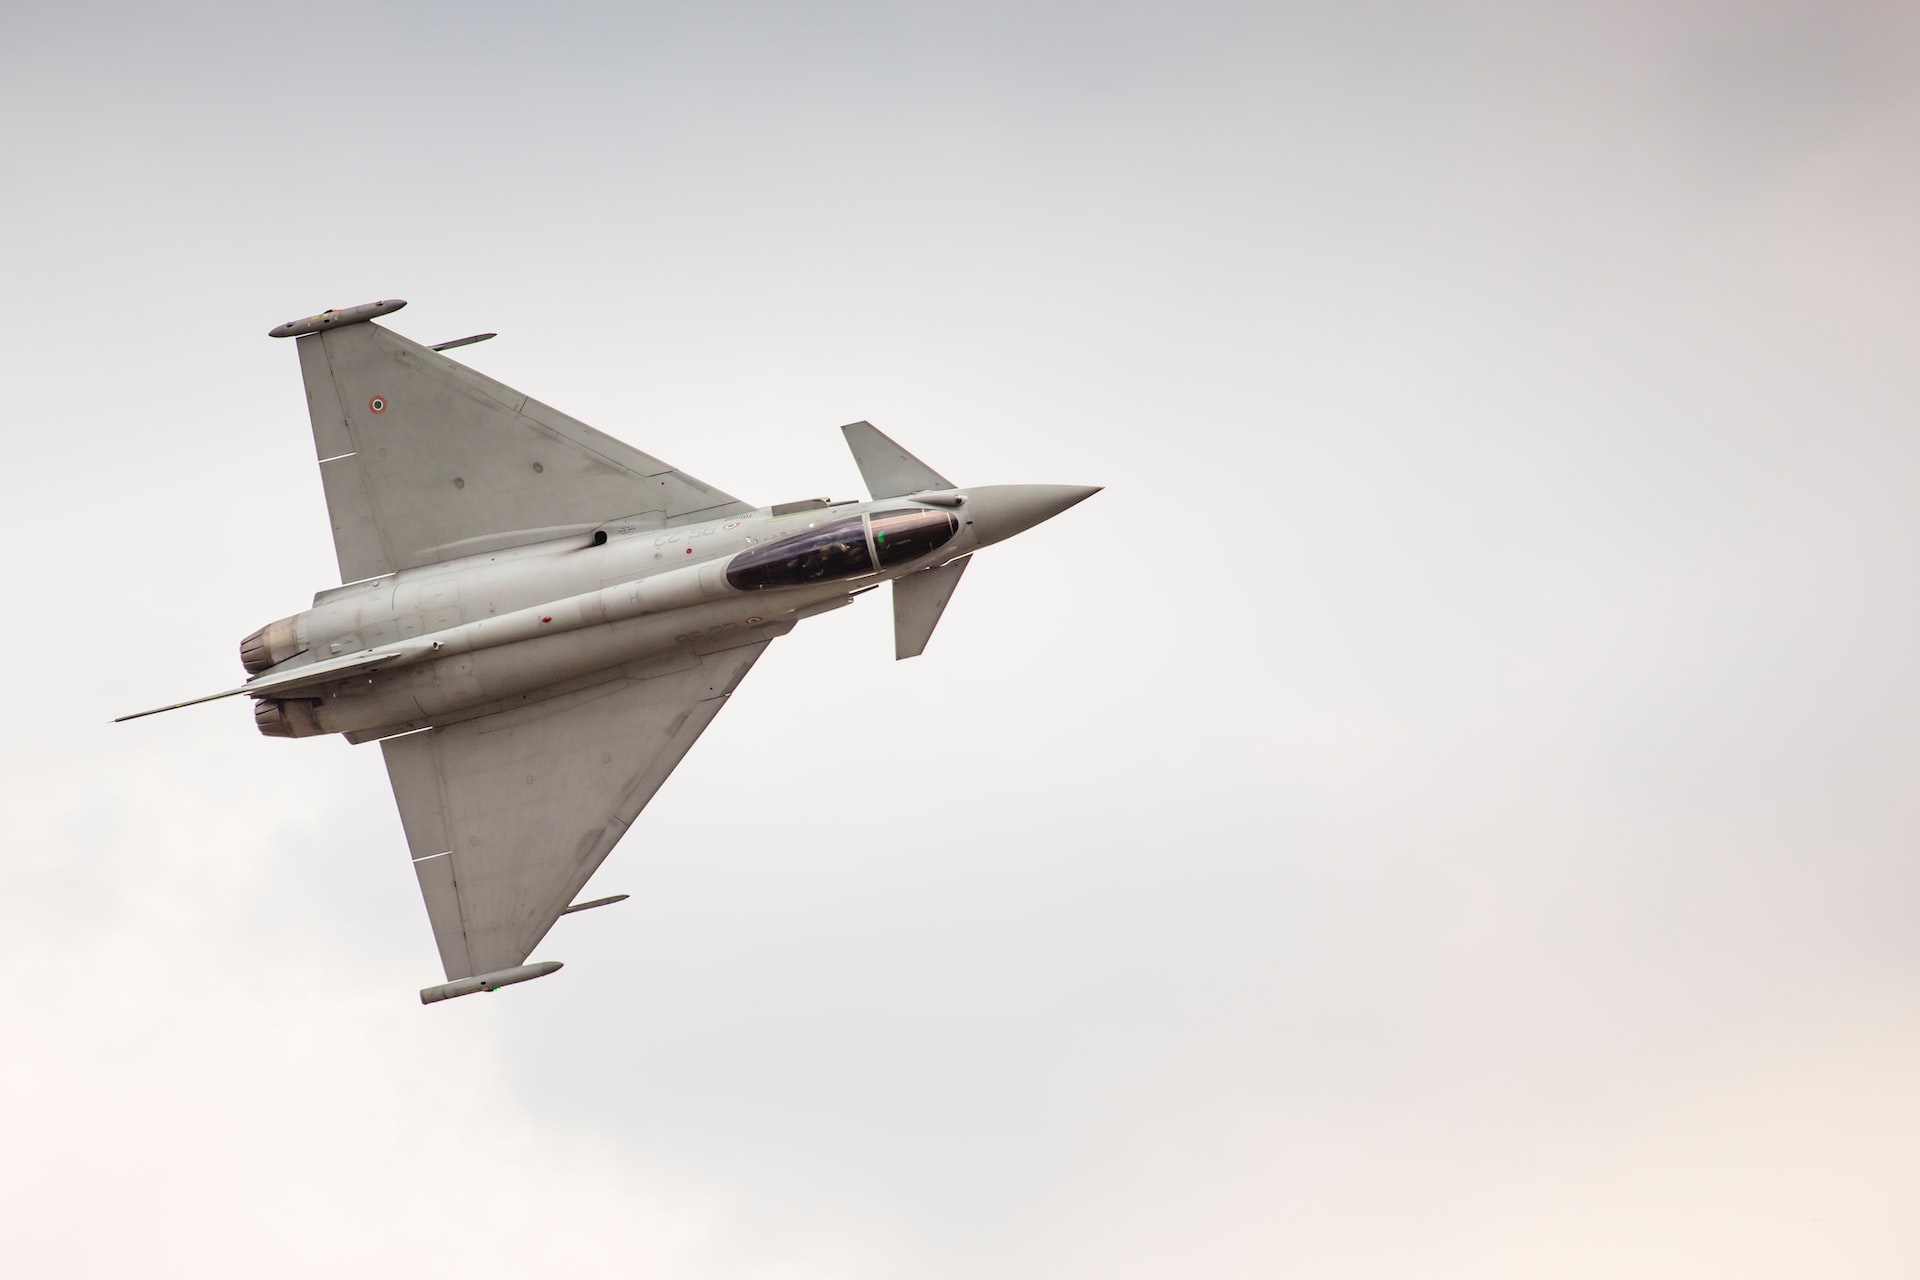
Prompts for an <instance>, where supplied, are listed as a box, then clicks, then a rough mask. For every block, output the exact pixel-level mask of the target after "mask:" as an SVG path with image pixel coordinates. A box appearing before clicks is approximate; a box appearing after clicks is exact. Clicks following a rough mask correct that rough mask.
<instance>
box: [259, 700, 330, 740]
mask: <svg viewBox="0 0 1920 1280" xmlns="http://www.w3.org/2000/svg"><path fill="white" fill-rule="evenodd" d="M317 705H318V704H317V703H314V702H309V701H307V700H306V699H303V698H260V699H257V700H256V701H255V702H254V704H253V724H254V727H255V728H256V729H258V730H260V732H261V733H263V734H265V735H266V736H267V737H269V738H311V737H314V736H315V735H317V734H322V733H325V732H326V730H325V729H322V728H321V727H320V719H319V717H318V716H316V715H314V708H315V707H316V706H317Z"/></svg>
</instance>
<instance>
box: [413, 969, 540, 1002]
mask: <svg viewBox="0 0 1920 1280" xmlns="http://www.w3.org/2000/svg"><path fill="white" fill-rule="evenodd" d="M562 967H563V966H562V965H561V963H560V962H559V961H558V960H542V961H541V962H540V963H539V964H517V965H514V966H513V967H512V968H511V969H500V970H498V971H496V972H494V973H482V974H478V975H476V976H474V977H471V978H461V979H459V980H458V981H456V982H443V983H441V984H440V985H439V986H437V987H422V988H421V990H420V1003H421V1004H438V1003H439V1002H440V1001H442V1000H454V999H458V998H459V997H461V996H471V995H478V994H479V993H480V992H482V991H498V990H499V989H500V988H502V987H510V986H512V985H513V984H514V983H516V982H531V981H533V980H534V979H535V978H544V977H546V976H547V975H548V974H550V973H554V972H556V971H557V970H559V969H561V968H562Z"/></svg>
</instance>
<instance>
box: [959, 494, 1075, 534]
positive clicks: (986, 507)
mask: <svg viewBox="0 0 1920 1280" xmlns="http://www.w3.org/2000/svg"><path fill="white" fill-rule="evenodd" d="M1098 492H1100V486H1098V485H1079V484H989V485H981V486H978V487H974V488H969V489H968V490H967V505H966V507H965V508H964V509H965V511H966V512H967V515H968V518H969V520H970V521H971V522H972V524H973V535H974V537H975V538H976V539H977V540H978V541H979V544H980V545H981V546H983V547H984V546H989V545H991V544H993V543H995V542H1004V541H1005V540H1006V539H1008V538H1011V537H1012V536H1013V535H1014V534H1016V533H1022V532H1025V531H1026V530H1028V529H1031V528H1033V526H1035V525H1037V524H1039V523H1040V522H1041V521H1043V520H1051V519H1053V518H1054V517H1055V516H1057V515H1059V514H1060V513H1061V512H1062V511H1065V510H1066V509H1067V508H1068V507H1071V506H1073V505H1074V504H1075V503H1080V502H1085V501H1086V500H1087V499H1088V498H1091V497H1092V496H1093V495H1094V494H1096V493H1098Z"/></svg>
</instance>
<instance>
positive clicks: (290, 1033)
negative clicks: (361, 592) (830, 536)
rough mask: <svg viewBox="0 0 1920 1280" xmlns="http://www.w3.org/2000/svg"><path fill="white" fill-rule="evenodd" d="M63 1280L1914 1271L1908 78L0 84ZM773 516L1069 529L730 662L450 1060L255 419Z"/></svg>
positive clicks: (21, 643) (799, 21) (0, 169)
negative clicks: (928, 624) (899, 492)
mask: <svg viewBox="0 0 1920 1280" xmlns="http://www.w3.org/2000/svg"><path fill="white" fill-rule="evenodd" d="M0 110H4V114H5V118H6V120H7V122H8V124H7V128H6V129H5V131H4V132H3V133H0V175H4V176H3V177H0V183H4V190H5V192H6V197H7V198H6V200H5V201H4V204H0V231H3V232H4V235H3V236H0V246H3V247H0V265H3V266H4V272H3V273H0V283H4V292H3V293H0V302H3V303H4V305H3V306H0V351H4V353H5V355H4V358H3V359H4V367H5V369H6V371H7V374H8V376H7V378H6V389H7V393H8V404H7V409H6V413H7V417H8V420H9V422H10V424H11V425H10V429H9V430H8V432H7V440H8V441H9V443H10V445H11V456H10V459H9V466H8V474H9V475H10V477H11V480H12V483H11V484H10V485H9V486H8V494H7V501H6V503H5V504H4V506H0V537H3V538H4V541H3V542H0V546H4V548H5V550H4V551H0V557H3V560H0V563H4V567H5V570H6V578H7V591H6V597H7V601H8V603H7V605H6V613H5V618H6V626H5V628H4V630H0V654H3V655H4V656H5V658H6V660H7V661H6V668H7V670H9V671H11V672H12V673H13V674H14V679H13V684H12V689H11V692H10V699H9V701H10V708H11V711H10V714H9V715H8V716H7V724H8V729H9V731H8V732H7V733H6V734H5V737H4V741H3V742H0V752H4V771H0V971H3V972H4V973H5V981H4V982H0V1099H4V1101H0V1204H4V1206H5V1208H4V1209H3V1210H0V1257H4V1258H5V1259H7V1260H8V1261H7V1263H6V1266H7V1269H8V1270H10V1271H13V1272H15V1273H17V1274H22V1275H27V1274H32V1275H51V1274H73V1275H83V1276H90V1275H126V1274H135V1273H137V1274H149V1275H181V1276H189V1275H190V1276H203V1275H209V1274H214V1275H260V1274H274V1275H288V1276H307V1275H313V1276H319V1275H327V1276H333V1275H339V1274H343V1273H346V1272H352V1273H357V1274H393V1275H401V1274H422V1275H436V1274H456V1273H457V1274H460V1275H466V1276H473V1275H491V1274H517V1275H621V1276H627V1275H637V1274H645V1275H658V1276H675V1277H701V1278H704V1277H713V1278H716V1280H734V1278H758V1277H781V1278H785V1277H796V1278H798V1277H849V1278H865V1277H876V1278H882V1277H884V1278H891V1277H900V1276H924V1277H935V1278H954V1280H957V1278H959V1277H969V1278H971V1277H978V1276H1006V1277H1019V1278H1026V1277H1032V1278H1036V1280H1037V1278H1040V1277H1048V1278H1053V1277H1059V1276H1063V1275H1099V1276H1114V1277H1142V1278H1145V1277H1155V1278H1157V1277H1165V1276H1172V1275H1196V1276H1214V1275H1219V1276H1245V1277H1270V1276H1277V1275H1301V1276H1315V1277H1340V1278H1343V1280H1344V1278H1346V1277H1391V1278H1396V1280H1397V1278H1400V1277H1415V1276H1417V1277H1474V1278H1476V1280H1478V1278H1481V1277H1495V1278H1505V1277H1512V1278H1514V1280H1522V1278H1525V1280H1532V1278H1534V1277H1539V1276H1542V1275H1551V1276H1561V1277H1605V1278H1607V1280H1614V1278H1616V1277H1619V1276H1621V1275H1660V1276H1676V1277H1699V1276H1709V1275H1728V1276H1733V1275H1738V1276H1741V1277H1743V1278H1745V1277H1796V1278H1798V1277H1804V1276H1809V1275H1832V1276H1848V1277H1910V1276H1912V1275H1914V1274H1916V1273H1920V1216H1917V1215H1916V1213H1915V1204H1916V1202H1917V1201H1920V1165H1917V1164H1916V1157H1915V1152H1916V1150H1920V1088H1916V1085H1915V1081H1916V1080H1920V930H1916V928H1915V925H1914V917H1915V908H1916V905H1917V904H1920V856H1916V855H1917V854H1920V839H1917V838H1916V837H1917V836H1920V785H1916V767H1917V766H1920V727H1917V726H1920V677H1917V676H1916V665H1915V660H1914V655H1915V653H1916V651H1920V605H1917V604H1916V595H1915V591H1914V582H1915V576H1916V559H1917V556H1916V552H1917V551H1920V504H1916V502H1915V499H1914V493H1915V488H1916V482H1917V481H1920V433H1916V431H1915V415H1916V410H1917V409H1920V390H1917V389H1916V387H1917V386H1920V384H1917V383H1916V379H1915V368H1916V360H1915V333H1916V308H1917V306H1920V303H1917V301H1916V300H1917V299H1920V250H1916V248H1915V237H1914V228H1915V227H1916V226H1920V169H1917V168H1916V164H1915V157H1916V155H1917V154H1920V23H1917V22H1916V18H1915V10H1914V9H1913V7H1912V6H1911V5H1903V4H1896V3H1886V4H1878V5H1875V4H1850V5H1848V4H1839V5H1836V4H1811V3H1808V4H1798V5H1796V4H1791V3H1767V4H1752V3H1739V4H1736V3H1724V4H1691V5H1688V4H1681V5H1675V4H1671V3H1658V4H1655V3H1625V4H1621V3H1609V4H1605V5H1598V4H1595V5H1585V6H1567V5H1557V6H1540V5H1528V4H1513V5H1502V4H1451V5H1449V4H1404V5H1390V4H1369V3H1363V4H1354V5H1337V6H1329V5H1323V4H1314V5H1305V4H1303V5H1298V6H1294V7H1291V8H1288V7H1283V6H1280V5H1276V4H1268V5H1226V6H1198V5H1192V4H1182V5H1161V6H1149V5H1110V4H1103V5H1081V6H1071V5H1033V4H1017V5H1005V6H996V5H982V4H969V5H957V4H956V5H948V6H944V7H938V8H936V7H935V6H931V5H920V6H886V5H863V4H834V5H826V4H821V5H812V6H777V5H737V6H714V5H684V6H672V7H660V6H641V5H612V4H605V5H595V6H548V5H538V6H536V5H527V6H516V5H501V4H473V3H468V4H458V5H455V4H444V5H410V6H392V5H376V4H354V3H326V4H317V3H316V4H303V5H258V4H252V5H232V6H227V5H218V4H198V5H196V4H186V5H166V6H151V5H132V4H119V5H114V4H108V5H100V6H90V7H89V6H55V5H38V6H30V7H29V6H13V7H12V8H10V9H8V10H7V11H6V12H5V13H4V14H3V15H0ZM388 297H401V298H407V299H410V300H411V305H410V306H409V307H408V308H407V310H405V311H404V312H401V313H399V314H398V315H396V316H393V317H392V318H391V319H390V321H388V323H390V324H391V326H392V327H393V328H394V329H396V330H398V331H399V332H401V333H404V334H406V335H408V336H410V337H413V338H415V339H418V340H422V341H426V342H438V341H444V340H446V339H449V338H454V337H458V336H461V335H464V334H468V333H473V332H476V331H481V330H489V329H495V330H499V331H500V334H501V336H500V337H499V338H498V339H497V340H495V341H494V342H491V343H488V344H487V345H485V346H482V347H476V348H473V349H472V350H471V351H467V352H462V353H461V355H462V356H463V357H466V358H467V359H468V360H469V361H470V362H471V363H472V364H473V365H474V366H475V367H477V368H479V369H481V370H483V371H485V372H487V373H489V374H491V375H493V376H495V377H498V378H501V379H502V380H504V381H506V382H509V383H511V384H513V385H514V386H517V387H520V388H522V389H524V390H526V391H528V392H529V393H530V394H533V395H535V396H537V397H539V398H541V399H544V400H546V401H548V402H550V403H552V404H554V405H556V406H558V407H560V408H562V409H564V410H566V411H567V412H569V413H572V414H574V415H575V416H577V417H580V418H582V419H584V420H585V421H588V422H591V423H593V424H594V425H596V426H598V427H600V428H602V429H603V430H606V431H609V432H611V433H613V434H615V435H617V436H620V437H622V438H624V439H627V440H630V441H631V442H633V443H634V444H635V445H637V446H639V447H641V448H643V449H646V450H648V451H649V452H652V453H655V454H657V455H659V456H662V457H664V458H667V459H668V460H670V461H672V462H673V463H675V464H676V465H679V466H682V467H684V468H686V469H687V470H689V471H691V472H692V473H693V474H695V475H698V476H700V477H701V478H702V479H705V480H708V481H711V482H712V483H714V484H716V485H719V486H721V487H723V488H725V489H727V490H729V491H731V492H734V493H737V494H739V495H741V496H742V497H744V498H746V499H748V500H750V501H754V502H776V501H783V500H787V499H793V498H801V497H808V496H813V495H816V494H831V495H833V496H835V497H839V498H853V497H859V496H863V495H862V493H861V490H860V487H859V476H858V473H857V471H856V469H855V467H854V465H853V463H852V460H851V458H850V457H849V456H848V455H847V454H846V451H845V449H844V447H843V445H842V443H841V440H840V437H839V433H838V432H837V431H836V430H835V427H836V426H837V425H838V424H840V423H842V422H847V421H851V420H854V419H858V418H868V419H871V420H872V421H874V422H875V423H877V424H878V425H879V426H880V427H881V429H882V430H885V431H887V432H889V433H891V434H893V435H894V436H896V437H897V438H898V439H899V440H900V441H901V442H902V443H903V444H905V445H906V446H907V447H908V448H909V449H911V450H913V451H914V452H915V453H917V454H919V455H920V456H922V457H924V458H925V459H926V460H927V461H928V462H929V463H930V464H931V465H933V466H934V467H936V468H937V469H939V470H940V471H942V472H944V473H946V474H948V475H951V476H953V477H954V478H956V479H957V480H959V481H961V482H962V483H990V482H1047V483H1084V484H1102V485H1105V486H1106V491H1105V492H1104V493H1102V494H1100V495H1099V496H1098V497H1097V498H1095V499H1093V500H1092V501H1090V502H1088V503H1086V504H1084V505H1083V506H1080V507H1076V508H1075V509H1073V510H1072V511H1070V512H1068V513H1067V514H1065V515H1063V516H1061V517H1059V518H1058V519H1056V520H1055V521H1053V522H1051V523H1049V524H1047V525H1045V526H1043V527H1041V528H1039V529H1037V530H1035V531H1033V532H1031V533H1029V534H1026V535H1024V536H1022V537H1021V538H1019V539H1016V540H1014V541H1012V542H1010V543H1007V544H1005V545H1003V546H999V547H995V548H993V549H991V550H989V551H988V552H986V553H984V554H983V555H982V556H980V557H979V562H978V563H977V564H975V565H974V566H973V570H972V572H970V573H969V574H968V575H967V578H966V581H965V583H964V584H963V585H962V586H961V587H960V589H959V592H958V594H957V595H956V597H955V599H954V602H953V605H952V606H951V608H950V609H949V611H948V613H947V616H946V619H945V620H944V621H943V623H942V624H941V627H940V629H939V631H938V632H937V633H936V634H935V636H934V639H933V642H932V644H931V646H930V648H929V650H928V652H927V654H926V656H925V657H923V658H920V659H917V660H915V661H912V662H907V663H898V664H896V663H894V662H893V661H892V660H891V659H892V637H891V624H890V620H889V617H888V613H887V606H886V600H885V597H884V595H876V596H874V597H872V598H869V599H863V600H862V601H860V602H859V607H856V608H852V609H848V610H845V611H842V612H839V613H835V614H833V615H831V616H829V617H824V618H821V619H818V620H816V621H813V622H809V623H807V624H806V625H805V626H804V627H802V628H801V629H800V630H798V631H797V632H795V633H794V634H793V635H792V636H790V637H788V638H787V639H785V640H783V641H781V642H780V643H779V644H777V645H775V646H774V647H773V648H772V649H771V650H770V651H769V653H768V655H767V657H766V658H765V659H764V660H763V661H762V662H761V663H760V665H759V666H758V667H757V668H756V669H755V671H754V672H753V674H752V676H751V677H750V678H749V679H748V680H747V681H746V683H745V684H744V685H743V686H742V689H741V692H740V695H739V696H738V697H736V698H735V699H734V700H733V701H732V702H731V703H730V704H729V706H728V708H727V709H726V711H725V712H724V713H723V714H722V715H721V717H720V718H719V719H718V721H716V722H715V724H714V726H713V728H712V729H711V730H710V731H709V732H708V733H707V735H706V736H705V737H704V738H703V739H702V740H701V741H700V743H699V744H698V745H697V746H696V747H695V748H694V750H693V751H692V753H691V754H690V755H689V756H688V758H687V760H686V762H685V764H684V765H683V766H682V767H681V769H680V770H679V772H678V773H676V774H675V776H674V777H673V778H672V780H671V781H670V782H669V783H668V784H667V786H666V787H665V788H664V789H663V790H662V792H661V794H660V795H659V797H658V799H656V801H655V802H654V803H653V805H652V806H651V807H650V808H649V809H648V810H647V812H646V814H645V815H644V817H643V818H642V819H641V821H640V822H639V823H638V824H637V825H636V826H635V828H634V830H633V832H632V834H631V835H630V836H629V837H628V838H627V839H626V841H625V842H624V844H623V845H622V846H621V847H620V848H619V849H618V850H617V851H616V852H615V853H614V855H613V857H612V858H611V859H610V860H609V861H608V863H607V864H606V866H605V867H604V868H603V870H602V871H601V873H600V874H599V876H598V877H597V878H596V880H595V881H594V884H593V888H594V889H595V890H596V891H598V892H602V893H614V892H629V893H631V894H632V895H633V897H632V899H631V900H630V901H629V902H627V903H624V904H622V905H620V906H618V907H614V908H609V909H607V910H604V911H596V912H593V913H591V914H588V915H585V916H579V917H570V918H568V919H567V920H565V921H563V922H562V923H561V924H560V925H559V926H557V927H556V928H555V930H554V932H553V933H552V934H551V935H550V936H549V937H548V939H547V941H546V942H545V943H544V944H543V945H542V947H541V948H540V949H539V951H538V952H536V958H541V959H560V960H564V961H565V962H566V963H567V969H566V971H565V972H564V973H562V974H560V975H558V976H556V977H553V978H549V979H545V980H542V981H541V982H538V983H535V984H531V985H527V986H521V987H515V988H511V989H509V990H507V991H504V992H502V993H500V994H498V995H495V996H490V997H484V998H477V999H470V1000H461V1001H456V1002H453V1003H451V1004H447V1005H439V1006H434V1007H432V1008H425V1009H423V1008H421V1007H420V1005H419V1004H418V1002H417V997H416V994H415V993H416V991H417V989H418V988H420V987H421V986H424V985H427V984H429V983H432V982H436V981H439V980H441V975H440V970H439V964H438V959H437V956H436V953H435V951H434V947H433V943H432V938H431V934H430V932H429V930H428V928H427V922H426V918H425V913H424V910H423V909H422V907H421V905H420V901H419V896H418V890H417V887H416V885H415V882H414V878H413V875H412V872H411V870H410V867H409V864H408V860H407V854H406V845H405V842H404V839H403V837H402V834H401V830H400V825H399V822H398V820H397V816H396V813H395V810H394V807H393V802H392V798H391V795H390V793H389V791H388V788H387V783H386V778H385V774H384V770H383V768H382V765H381V760H380V756H379V753H378V752H377V751H375V750H374V749H372V748H360V747H352V746H348V745H346V744H345V743H344V742H343V741H340V740H338V739H326V740H306V741H294V742H287V741H273V740H265V739H262V738H261V737H259V735H258V734H257V733H256V732H255V731H254V729H253V726H252V722H251V718H250V715H249V711H248V708H247V706H246V705H245V704H244V702H239V703H236V702H233V701H229V702H225V703H218V704H213V705H209V706H204V707H197V708H193V709H191V710H186V711H181V712H178V713H175V714H172V715H169V716H166V717H161V718H156V719H150V720H143V721H139V722H137V723H133V724H125V725H112V724H110V723H109V721H110V719H111V717H112V716H114V715H117V714H122V713H125V712H128V711H132V710H136V709H139V708H143V707H148V706H153V705H156V704H159V703H162V702H166V701H171V700H174V699H176V698H182V697H187V696H191V695H194V694H198V693H203V692H210V691H212V690H215V689H219V688H223V687H227V686H229V685H231V684H232V683H233V682H234V681H235V678H236V677H238V676H239V675H240V674H241V672H240V670H239V666H238V659H237V655H236V648H235V647H236V644H237V642H238V640H239V638H240V637H241V636H242V635H244V634H245V633H247V632H248V631H250V630H252V629H253V628H255V627H257V626H259V625H260V624H261V623H263V622H266V621H268V620H270V619H273V618H277V617H280V616H282V615H285V614H289V613H292V612H295V611H297V610H299V609H301V608H303V607H305V606H306V604H307V603H308V601H309V599H310V597H311V595H312V593H313V592H314V591H316V590H319V589H322V588H325V587H327V586H331V585H333V584H334V583H335V582H336V581H337V578H336V577H335V576H333V575H334V568H333V565H334V561H333V553H332V548H331V545H330V543H329V539H328V534H327V526H326V520H325V510H324V507H323V504H322V500H321V494H320V486H319V482H318V477H317V474H316V470H315V467H314V465H313V455H312V441H311V437H310V435H309V433H308V426H307V420H306V412H305V404H304V399H303V397H302V394H301V389H300V381H299V374H298V369H297V365H296V362H295V359H294V353H293V350H292V344H290V343H283V342H274V341H271V340H269V339H268V338H267V337H266V336H265V331H266V330H267V329H268V328H269V327H271V326H272V325H274V324H277V323H279V322H281V321H283V320H287V319H291V318H294V317H296V316H302V315H306V314H309V313H311V312H313V311H316V310H319V309H321V308H323V307H327V306H345V305H350V304H353V303H358V302H363V301H368V300H371V299H375V298H388Z"/></svg>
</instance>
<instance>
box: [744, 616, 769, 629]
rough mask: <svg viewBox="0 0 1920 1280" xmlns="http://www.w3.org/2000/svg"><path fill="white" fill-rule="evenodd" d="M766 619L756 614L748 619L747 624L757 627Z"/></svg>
mask: <svg viewBox="0 0 1920 1280" xmlns="http://www.w3.org/2000/svg"><path fill="white" fill-rule="evenodd" d="M765 621H766V619H765V618H762V617H760V616H759V615H758V614H756V615H754V616H753V617H751V618H748V619H747V625H748V626H750V627H757V626H759V625H760V624H761V623H762V622H765Z"/></svg>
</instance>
